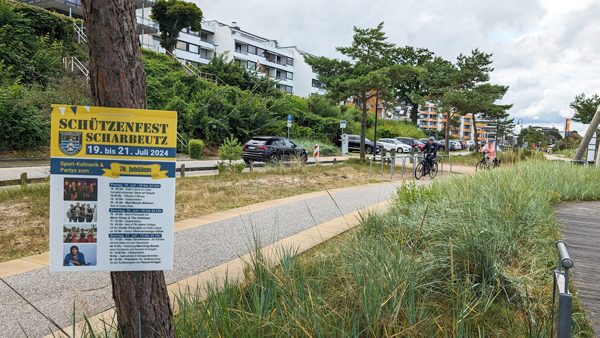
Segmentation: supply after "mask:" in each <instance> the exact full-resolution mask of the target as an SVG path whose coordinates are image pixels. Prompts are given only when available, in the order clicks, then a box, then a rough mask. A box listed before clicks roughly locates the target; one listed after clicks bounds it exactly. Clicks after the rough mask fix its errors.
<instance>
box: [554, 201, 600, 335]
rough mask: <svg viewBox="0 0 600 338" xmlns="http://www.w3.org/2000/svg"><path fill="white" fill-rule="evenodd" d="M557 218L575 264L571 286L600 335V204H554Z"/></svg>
mask: <svg viewBox="0 0 600 338" xmlns="http://www.w3.org/2000/svg"><path fill="white" fill-rule="evenodd" d="M556 217H557V218H558V219H559V220H560V221H561V223H562V226H561V231H562V234H563V236H564V240H565V242H566V243H567V249H568V251H569V255H570V256H571V258H572V259H573V261H574V262H575V266H574V267H573V277H572V278H571V280H572V282H573V284H574V285H575V287H576V288H577V296H578V298H579V300H580V301H581V303H582V304H583V306H584V308H585V310H586V316H587V318H588V319H589V320H590V321H591V322H592V323H593V324H592V330H593V331H594V335H595V336H596V337H598V335H600V202H597V201H596V202H573V203H559V204H557V205H556Z"/></svg>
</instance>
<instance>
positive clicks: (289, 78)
mask: <svg viewBox="0 0 600 338" xmlns="http://www.w3.org/2000/svg"><path fill="white" fill-rule="evenodd" d="M285 75H286V78H287V79H288V80H293V79H294V74H292V73H290V72H287V73H286V74H285Z"/></svg>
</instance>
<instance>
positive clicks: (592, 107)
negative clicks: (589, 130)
mask: <svg viewBox="0 0 600 338" xmlns="http://www.w3.org/2000/svg"><path fill="white" fill-rule="evenodd" d="M569 106H570V107H571V109H573V110H575V114H574V115H573V121H577V122H581V123H583V124H590V123H591V122H592V119H593V118H594V115H595V114H596V110H597V109H598V107H599V106H600V96H598V94H594V95H592V96H591V97H588V98H586V97H585V93H581V94H579V95H577V96H575V99H574V100H573V102H571V103H570V104H569Z"/></svg>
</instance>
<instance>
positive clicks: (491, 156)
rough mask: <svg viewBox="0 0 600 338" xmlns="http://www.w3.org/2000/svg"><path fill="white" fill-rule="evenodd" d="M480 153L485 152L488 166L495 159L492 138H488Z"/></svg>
mask: <svg viewBox="0 0 600 338" xmlns="http://www.w3.org/2000/svg"><path fill="white" fill-rule="evenodd" d="M479 152H480V153H485V158H487V160H488V166H491V165H492V162H493V161H494V160H495V159H496V147H495V146H494V142H493V141H492V140H488V142H487V144H486V146H485V147H483V148H481V150H480V151H479Z"/></svg>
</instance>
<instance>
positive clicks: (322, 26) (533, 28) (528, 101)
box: [192, 0, 600, 132]
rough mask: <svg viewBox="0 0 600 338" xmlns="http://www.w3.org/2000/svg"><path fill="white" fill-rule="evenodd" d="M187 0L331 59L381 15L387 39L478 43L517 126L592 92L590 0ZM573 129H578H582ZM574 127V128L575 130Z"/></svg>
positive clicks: (596, 28)
mask: <svg viewBox="0 0 600 338" xmlns="http://www.w3.org/2000/svg"><path fill="white" fill-rule="evenodd" d="M192 1H195V2H196V3H197V4H198V5H199V6H200V8H201V9H202V10H203V12H204V14H205V16H206V18H207V19H216V20H219V21H222V22H225V23H230V22H231V21H236V22H237V23H238V24H239V25H240V26H241V27H242V29H244V30H247V31H250V32H252V33H255V34H257V35H260V36H264V37H268V38H272V39H276V40H278V41H279V42H280V43H281V44H282V45H296V46H298V47H300V48H301V49H303V50H306V51H308V52H310V53H313V54H316V55H324V56H328V57H341V55H340V54H339V53H337V52H336V51H335V47H337V46H346V45H349V44H350V43H351V41H352V34H353V32H352V27H353V26H357V27H363V28H365V27H375V26H376V25H377V24H378V23H379V22H381V21H384V22H385V27H384V30H385V32H386V33H387V35H388V37H389V40H390V41H391V42H394V43H396V44H397V45H399V46H403V45H411V46H416V47H425V48H428V49H430V50H431V51H433V52H435V53H436V54H437V55H440V56H442V57H444V58H446V59H449V60H455V58H456V56H457V55H458V54H460V53H469V52H470V51H471V50H472V49H475V48H479V49H480V50H483V51H485V52H488V53H493V54H494V55H493V60H494V63H493V67H494V68H495V71H494V72H493V73H492V77H491V81H492V82H493V83H498V84H503V85H509V86H510V89H509V91H508V93H507V95H506V96H505V98H504V100H503V103H513V104H514V106H513V108H512V109H511V111H510V112H511V116H512V117H514V118H516V119H519V118H520V119H523V120H524V121H525V122H526V123H530V122H533V121H534V117H536V116H537V117H538V119H536V120H535V122H536V123H539V124H541V123H549V124H557V125H561V126H562V123H563V122H564V119H565V118H567V117H571V116H572V115H573V112H572V111H571V110H570V108H569V102H571V101H572V100H573V98H574V97H575V95H577V94H580V93H582V92H585V93H587V94H588V95H591V94H592V93H600V76H599V75H600V58H598V57H597V55H599V54H600V44H598V43H596V41H595V38H596V37H597V36H600V21H599V20H597V18H598V17H600V2H598V1H564V0H530V1H522V0H488V1H481V0H453V1H449V0H404V1H391V0H379V1H371V2H365V1H358V0H346V1H342V0H329V1H317V0H303V1H271V0H247V1H243V2H240V1H232V0H221V1H212V2H200V1H197V0H192ZM582 127H583V126H582ZM578 128H579V131H580V132H583V128H580V127H578Z"/></svg>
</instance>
